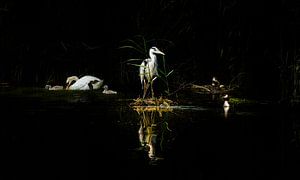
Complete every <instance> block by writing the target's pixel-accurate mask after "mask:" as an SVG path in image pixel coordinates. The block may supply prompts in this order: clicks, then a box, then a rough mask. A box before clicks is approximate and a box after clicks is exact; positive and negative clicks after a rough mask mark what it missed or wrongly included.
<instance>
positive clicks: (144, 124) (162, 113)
mask: <svg viewBox="0 0 300 180" xmlns="http://www.w3.org/2000/svg"><path fill="white" fill-rule="evenodd" d="M134 110H135V111H136V112H137V113H138V114H139V115H140V127H139V129H138V136H139V142H140V145H141V146H142V148H143V149H144V150H146V151H147V153H148V157H149V159H150V164H156V163H157V162H158V161H160V160H163V159H164V158H163V157H164V153H165V152H164V151H165V146H167V144H168V142H170V139H169V137H170V135H171V130H170V128H169V127H168V122H167V119H166V118H167V113H168V112H171V111H172V109H170V108H160V107H144V106H136V107H134Z"/></svg>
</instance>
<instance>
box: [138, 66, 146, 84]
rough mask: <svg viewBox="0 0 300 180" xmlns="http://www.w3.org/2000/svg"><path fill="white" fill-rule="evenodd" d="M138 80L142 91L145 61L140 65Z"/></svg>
mask: <svg viewBox="0 0 300 180" xmlns="http://www.w3.org/2000/svg"><path fill="white" fill-rule="evenodd" d="M139 75H140V79H141V84H142V89H143V82H144V78H145V61H143V62H142V64H141V65H140V74H139Z"/></svg>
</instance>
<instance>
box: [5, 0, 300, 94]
mask: <svg viewBox="0 0 300 180" xmlns="http://www.w3.org/2000/svg"><path fill="white" fill-rule="evenodd" d="M299 8H300V3H299V2H297V1H294V2H293V1H285V0H281V1H279V0H275V1H272V2H267V1H258V0H251V1H250V0H249V1H241V2H240V1H236V0H218V1H211V0H207V1H198V0H178V1H177V0H176V1H174V0H169V1H163V0H144V1H137V0H132V1H121V2H119V1H114V0H111V1H106V2H105V3H104V2H102V1H83V0H72V1H61V0H60V1H58V0H57V1H55V0H41V1H14V0H10V1H5V0H2V1H0V51H1V56H0V58H1V66H0V81H1V82H9V83H10V84H12V85H18V86H37V87H44V85H45V84H47V83H48V84H49V83H50V84H51V83H52V84H53V85H58V84H64V83H65V79H66V77H67V76H70V75H78V76H81V75H85V74H90V75H95V76H98V77H100V78H102V79H104V80H105V82H106V83H107V84H110V86H111V87H112V88H114V89H117V90H119V91H123V92H128V91H131V92H132V91H133V92H138V90H139V88H140V84H139V81H138V76H137V73H138V70H137V67H133V66H130V65H127V64H126V60H128V59H130V58H146V56H145V55H144V54H137V53H134V52H133V51H132V50H131V49H126V48H125V49H122V48H121V49H120V48H119V47H121V46H123V45H126V41H124V40H126V39H131V40H135V41H139V42H141V41H140V40H141V37H143V38H144V39H145V40H147V43H146V46H147V48H149V47H151V46H152V45H155V46H157V47H158V48H159V49H161V50H162V51H164V52H165V53H166V56H165V58H166V59H165V60H166V63H167V65H168V68H169V69H170V70H171V69H174V73H173V74H172V76H171V78H170V79H169V80H170V84H171V87H172V88H173V90H176V87H178V86H179V85H180V84H182V83H190V82H193V83H196V84H203V83H210V80H211V77H212V76H217V77H218V79H219V80H220V81H221V82H222V83H224V84H228V83H230V81H231V80H233V79H236V81H235V84H237V85H239V87H240V88H241V90H242V91H243V93H244V94H245V95H248V96H250V97H257V98H267V99H268V98H269V99H270V98H273V99H274V98H275V99H276V100H282V99H286V98H289V97H290V96H291V93H292V91H293V83H292V82H293V78H294V77H293V76H292V74H293V70H294V68H295V62H296V60H297V59H298V55H299V43H298V42H299V35H298V34H299V33H298V32H299V27H300V24H299V16H300V15H299ZM127 43H128V41H127ZM124 62H125V63H124Z"/></svg>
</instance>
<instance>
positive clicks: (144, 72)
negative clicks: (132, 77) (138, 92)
mask: <svg viewBox="0 0 300 180" xmlns="http://www.w3.org/2000/svg"><path fill="white" fill-rule="evenodd" d="M157 54H161V55H165V54H164V53H163V52H162V51H160V50H159V49H158V48H157V47H151V48H150V50H149V57H150V58H147V59H145V60H143V62H142V63H141V65H140V72H139V75H140V80H141V84H142V89H143V90H144V97H145V93H146V91H147V89H148V87H149V83H150V84H152V82H153V81H154V80H155V79H156V78H157V76H158V71H157V66H158V64H157V57H156V55H157ZM145 85H147V88H146V89H145ZM152 95H153V94H152Z"/></svg>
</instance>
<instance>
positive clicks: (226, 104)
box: [223, 94, 230, 107]
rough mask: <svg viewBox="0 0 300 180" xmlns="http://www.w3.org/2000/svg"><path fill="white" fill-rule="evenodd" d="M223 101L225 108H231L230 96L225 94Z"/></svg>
mask: <svg viewBox="0 0 300 180" xmlns="http://www.w3.org/2000/svg"><path fill="white" fill-rule="evenodd" d="M223 100H224V103H223V106H224V107H229V106H230V105H229V102H228V101H229V96H228V94H225V95H224V96H223Z"/></svg>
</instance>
